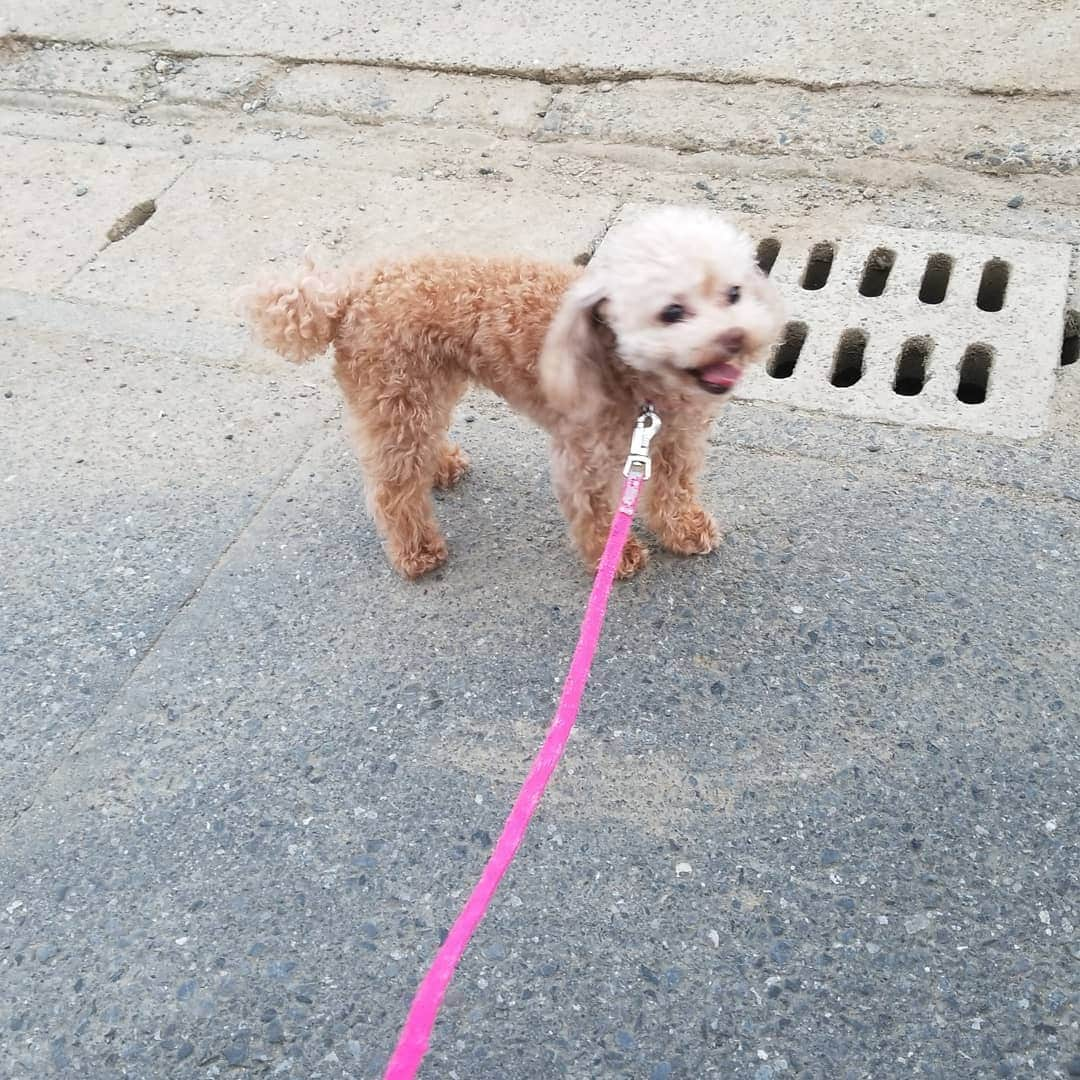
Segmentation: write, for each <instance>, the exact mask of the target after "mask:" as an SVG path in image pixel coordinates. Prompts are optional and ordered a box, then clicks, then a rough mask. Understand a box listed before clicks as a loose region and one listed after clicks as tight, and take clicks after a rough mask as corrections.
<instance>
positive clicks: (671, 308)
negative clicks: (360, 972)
mask: <svg viewBox="0 0 1080 1080" xmlns="http://www.w3.org/2000/svg"><path fill="white" fill-rule="evenodd" d="M685 318H686V308H684V307H683V306H682V304H668V306H667V307H666V308H664V310H663V311H661V312H660V321H661V322H665V323H677V322H682V321H683V319H685Z"/></svg>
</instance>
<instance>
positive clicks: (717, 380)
mask: <svg viewBox="0 0 1080 1080" xmlns="http://www.w3.org/2000/svg"><path fill="white" fill-rule="evenodd" d="M741 377H742V372H741V371H740V370H739V369H738V368H737V367H736V366H735V365H734V364H728V363H726V362H724V361H721V362H720V363H719V364H710V365H709V366H708V367H707V368H702V369H701V370H700V371H699V372H698V378H699V379H701V381H702V382H707V383H710V384H711V385H713V386H723V387H729V386H734V385H735V384H736V383H737V382H738V381H739V379H740V378H741Z"/></svg>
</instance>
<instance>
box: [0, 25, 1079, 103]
mask: <svg viewBox="0 0 1080 1080" xmlns="http://www.w3.org/2000/svg"><path fill="white" fill-rule="evenodd" d="M9 42H10V43H16V44H23V45H27V46H29V47H31V48H32V47H33V46H34V45H42V46H43V47H45V48H49V47H51V46H54V45H60V46H63V47H66V48H76V49H77V48H92V49H110V50H116V51H126V52H135V53H146V54H148V55H152V56H155V57H161V58H167V59H171V60H201V59H228V60H266V61H269V62H272V63H276V64H281V65H282V66H285V67H304V66H310V65H317V66H330V65H333V66H341V67H356V68H384V69H388V70H391V71H420V72H431V73H433V74H440V75H463V76H469V77H473V78H489V79H490V78H498V79H515V80H518V81H521V82H536V83H540V84H541V85H543V86H555V87H568V88H569V87H575V86H592V85H595V84H597V83H605V82H609V83H615V84H623V83H632V82H650V81H652V80H654V79H666V80H672V81H675V82H684V83H695V84H702V85H706V86H762V87H772V86H775V87H783V88H787V89H795V90H805V91H807V92H809V93H822V94H824V93H829V92H830V91H836V90H850V89H859V90H883V91H884V90H906V91H910V92H914V93H920V92H922V93H926V92H940V91H942V90H946V91H949V92H951V93H957V94H960V95H963V96H970V97H1023V98H1026V99H1029V100H1031V101H1042V100H1047V101H1048V100H1071V99H1074V98H1077V97H1078V96H1080V95H1077V94H1076V93H1075V92H1074V91H1071V90H1052V89H1046V88H1043V89H1032V88H1027V87H1021V86H1016V85H1008V84H1006V85H1001V86H996V85H993V84H987V85H985V86H974V87H972V86H966V85H964V84H963V83H958V82H943V83H911V82H883V81H881V80H877V79H830V80H822V79H799V78H796V77H792V78H780V77H771V78H759V77H756V76H753V75H742V74H739V73H737V72H726V73H718V74H715V75H710V74H708V73H705V72H695V71H680V70H678V69H677V68H655V69H647V68H604V67H589V66H586V65H580V64H567V65H563V66H561V67H557V68H544V67H535V68H532V67H499V66H497V65H490V66H489V65H483V64H450V63H445V64H444V63H439V62H437V61H423V60H402V59H399V58H396V57H384V58H377V59H376V58H373V59H364V58H355V57H335V58H333V59H327V58H325V57H319V56H302V55H292V54H281V53H274V52H268V53H248V52H204V51H202V50H198V49H175V48H161V47H156V46H153V45H152V44H151V43H149V42H147V43H145V47H140V43H138V42H133V43H129V44H126V45H112V44H109V43H106V42H98V41H91V40H86V39H70V40H69V39H65V38H37V37H34V36H32V35H28V34H20V33H10V34H7V35H4V36H0V46H2V45H3V44H5V43H9Z"/></svg>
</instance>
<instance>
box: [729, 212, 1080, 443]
mask: <svg viewBox="0 0 1080 1080" xmlns="http://www.w3.org/2000/svg"><path fill="white" fill-rule="evenodd" d="M758 263H759V265H760V266H761V267H762V269H763V270H765V271H766V272H767V273H769V274H770V276H771V277H772V278H773V280H774V281H775V282H776V283H777V285H779V287H780V289H781V290H782V292H783V293H784V297H785V300H786V301H787V304H788V323H787V326H786V327H785V330H784V334H783V338H782V340H781V342H780V344H779V345H778V346H777V348H776V349H775V350H774V351H773V354H772V356H771V357H770V359H769V360H768V362H767V363H766V364H765V366H764V368H763V369H756V370H755V371H754V372H753V373H752V374H751V375H749V376H748V377H747V378H746V379H745V380H744V382H743V384H742V386H741V387H740V395H739V396H740V397H744V398H749V399H757V400H762V401H773V402H777V403H781V404H785V405H791V406H795V407H798V408H803V409H812V410H820V411H826V412H832V413H839V414H841V415H845V416H855V417H865V418H867V419H872V420H878V421H886V422H892V423H900V424H914V425H918V426H922V427H939V428H952V429H956V430H960V431H969V432H975V433H978V434H985V435H999V436H1004V437H1007V438H1030V437H1032V436H1035V435H1038V434H1040V433H1041V432H1042V431H1044V430H1045V428H1046V423H1047V418H1048V414H1049V407H1050V399H1051V397H1052V395H1053V392H1054V385H1055V372H1056V369H1057V367H1058V365H1059V364H1060V363H1063V362H1065V363H1067V362H1068V356H1069V355H1071V354H1070V352H1069V350H1070V348H1071V347H1072V346H1070V339H1069V337H1068V333H1067V331H1066V320H1065V304H1066V295H1067V288H1068V271H1069V251H1068V248H1067V247H1066V246H1065V245H1062V244H1044V243H1036V242H1032V241H1022V240H1009V239H1004V238H1000V237H987V236H977V235H967V234H963V233H933V232H920V231H916V230H908V229H893V230H889V229H870V230H867V231H865V232H864V233H862V234H860V235H854V236H849V237H845V238H843V239H841V240H822V239H820V238H810V239H806V238H798V237H794V236H791V235H785V234H774V235H771V236H768V237H766V238H764V239H763V240H762V241H761V242H760V243H759V245H758ZM1073 333H1074V338H1075V329H1074V331H1073ZM1063 334H1064V335H1065V337H1064V342H1065V344H1064V345H1063Z"/></svg>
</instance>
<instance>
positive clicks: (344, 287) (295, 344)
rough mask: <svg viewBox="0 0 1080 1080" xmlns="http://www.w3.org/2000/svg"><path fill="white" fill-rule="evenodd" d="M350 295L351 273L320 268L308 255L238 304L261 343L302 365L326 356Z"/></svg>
mask: <svg viewBox="0 0 1080 1080" xmlns="http://www.w3.org/2000/svg"><path fill="white" fill-rule="evenodd" d="M350 293H351V282H350V279H349V276H348V275H347V274H344V273H340V272H337V271H333V270H324V269H318V268H317V267H316V266H315V261H314V259H313V258H312V257H311V255H310V254H308V255H306V256H305V258H304V265H303V266H302V267H301V268H300V269H299V270H296V271H295V272H294V273H292V274H290V275H288V276H287V277H278V278H266V279H264V280H262V281H260V282H258V283H257V284H255V285H251V286H249V287H248V288H246V289H244V290H242V291H241V293H240V295H239V296H238V298H237V306H238V308H239V310H240V313H241V314H242V315H243V316H244V319H245V321H246V322H247V324H248V325H249V326H250V327H251V329H252V332H253V333H254V335H255V337H256V339H257V340H258V341H259V342H261V343H262V344H263V345H265V346H267V348H270V349H273V350H274V351H275V352H276V353H280V354H281V355H282V356H284V357H285V359H286V360H291V361H292V362H293V363H294V364H303V363H306V362H307V361H308V360H313V359H315V357H316V356H319V355H320V354H322V353H324V352H326V349H327V347H328V346H329V345H330V343H331V342H332V341H333V340H334V338H335V337H336V336H337V332H338V326H339V324H340V322H341V316H342V315H343V314H344V312H345V308H346V306H347V304H348V301H349V295H350Z"/></svg>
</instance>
